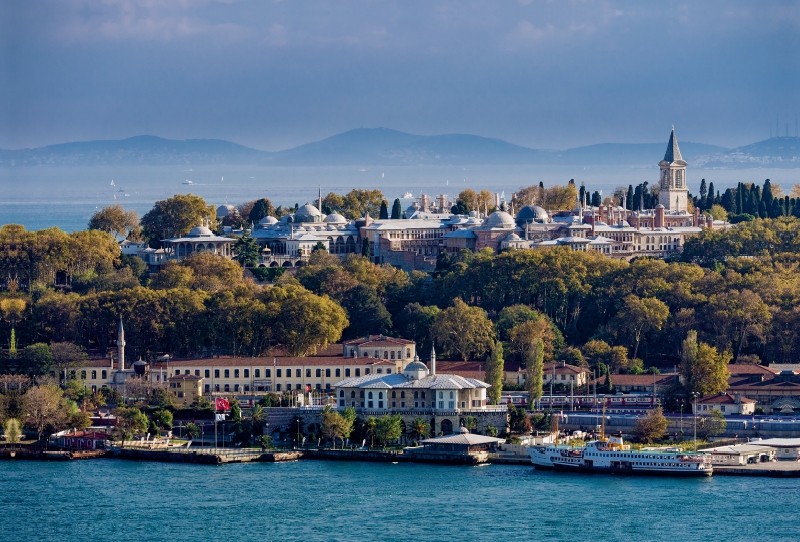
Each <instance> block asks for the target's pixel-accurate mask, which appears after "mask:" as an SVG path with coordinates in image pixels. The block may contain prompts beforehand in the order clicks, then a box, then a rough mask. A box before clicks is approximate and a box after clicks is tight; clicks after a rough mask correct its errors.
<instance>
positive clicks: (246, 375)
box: [244, 369, 250, 378]
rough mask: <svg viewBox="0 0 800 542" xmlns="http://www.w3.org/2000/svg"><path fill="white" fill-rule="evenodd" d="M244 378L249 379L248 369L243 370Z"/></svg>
mask: <svg viewBox="0 0 800 542" xmlns="http://www.w3.org/2000/svg"><path fill="white" fill-rule="evenodd" d="M244 377H245V378H250V369H245V370H244Z"/></svg>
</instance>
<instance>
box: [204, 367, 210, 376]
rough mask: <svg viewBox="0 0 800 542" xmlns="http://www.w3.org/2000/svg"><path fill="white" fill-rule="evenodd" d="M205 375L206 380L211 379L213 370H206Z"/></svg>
mask: <svg viewBox="0 0 800 542" xmlns="http://www.w3.org/2000/svg"><path fill="white" fill-rule="evenodd" d="M204 374H205V375H206V378H211V369H206V370H205V373H204Z"/></svg>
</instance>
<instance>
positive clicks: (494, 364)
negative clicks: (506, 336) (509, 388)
mask: <svg viewBox="0 0 800 542" xmlns="http://www.w3.org/2000/svg"><path fill="white" fill-rule="evenodd" d="M504 369H505V367H504V362H503V343H501V342H500V341H495V343H494V345H493V346H492V350H491V351H490V352H489V356H488V357H487V358H486V383H487V384H489V386H490V388H489V392H488V393H489V402H490V403H491V404H493V405H497V404H499V403H500V397H501V396H502V395H503V374H504V372H505V370H504Z"/></svg>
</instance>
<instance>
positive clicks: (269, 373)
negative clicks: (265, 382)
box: [264, 369, 281, 378]
mask: <svg viewBox="0 0 800 542" xmlns="http://www.w3.org/2000/svg"><path fill="white" fill-rule="evenodd" d="M264 376H265V377H267V378H272V369H264ZM278 376H281V375H280V374H279V375H278Z"/></svg>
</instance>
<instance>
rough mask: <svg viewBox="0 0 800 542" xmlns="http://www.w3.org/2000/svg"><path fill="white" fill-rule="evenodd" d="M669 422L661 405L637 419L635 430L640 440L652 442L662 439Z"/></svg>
mask: <svg viewBox="0 0 800 542" xmlns="http://www.w3.org/2000/svg"><path fill="white" fill-rule="evenodd" d="M668 425H669V422H668V421H667V419H666V418H665V417H664V412H663V411H662V410H661V407H656V408H654V409H653V410H650V411H648V412H647V414H645V415H644V416H642V417H640V418H637V419H636V424H635V425H634V428H633V432H634V434H635V435H636V438H637V439H639V441H640V442H644V443H647V444H649V443H651V442H653V441H654V440H659V439H661V438H662V437H663V436H664V434H665V433H666V432H667V426H668Z"/></svg>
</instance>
